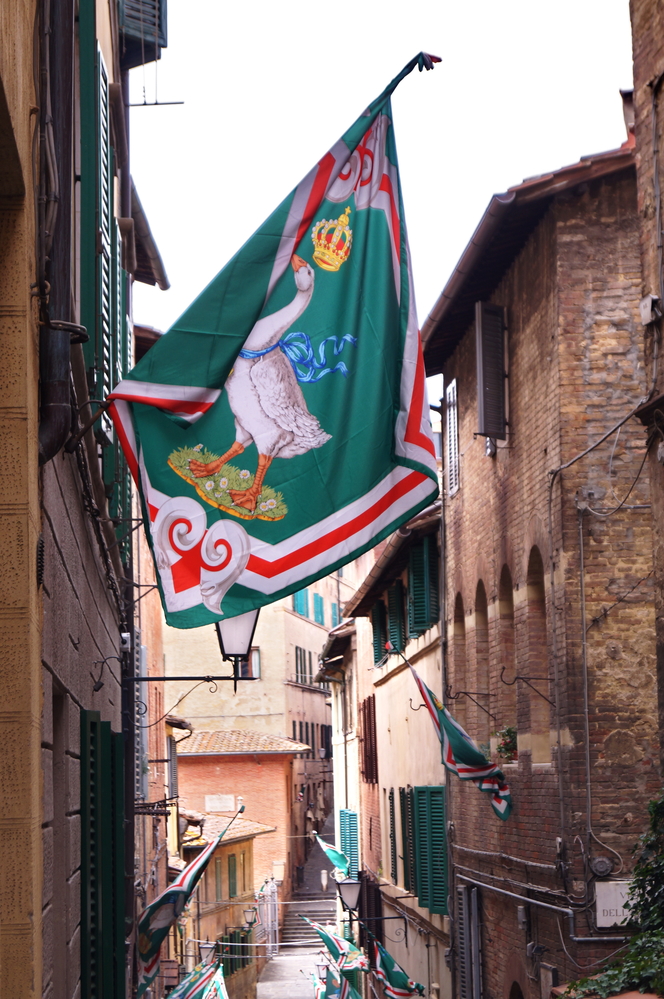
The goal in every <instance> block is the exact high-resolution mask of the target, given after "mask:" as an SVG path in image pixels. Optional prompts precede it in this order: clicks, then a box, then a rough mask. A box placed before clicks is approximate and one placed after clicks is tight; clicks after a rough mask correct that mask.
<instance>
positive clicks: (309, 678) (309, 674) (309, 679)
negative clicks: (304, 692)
mask: <svg viewBox="0 0 664 999" xmlns="http://www.w3.org/2000/svg"><path fill="white" fill-rule="evenodd" d="M311 659H312V656H311V652H310V653H309V671H308V673H307V679H306V681H305V682H306V683H312V682H313V678H314V675H313V670H312V668H311Z"/></svg>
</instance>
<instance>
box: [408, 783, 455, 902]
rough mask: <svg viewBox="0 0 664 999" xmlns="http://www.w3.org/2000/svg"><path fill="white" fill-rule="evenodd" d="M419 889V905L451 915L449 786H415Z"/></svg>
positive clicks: (416, 859)
mask: <svg viewBox="0 0 664 999" xmlns="http://www.w3.org/2000/svg"><path fill="white" fill-rule="evenodd" d="M413 805H414V807H413V827H414V833H415V837H414V838H415V868H416V870H415V875H416V878H415V890H416V891H417V901H418V904H419V905H421V906H423V908H425V909H428V910H429V912H438V913H441V914H442V915H446V914H447V838H446V834H445V788H444V787H441V786H438V785H436V786H434V787H415V788H413Z"/></svg>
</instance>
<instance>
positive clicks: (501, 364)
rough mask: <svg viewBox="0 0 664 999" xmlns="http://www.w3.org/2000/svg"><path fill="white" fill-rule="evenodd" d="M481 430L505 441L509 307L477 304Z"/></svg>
mask: <svg viewBox="0 0 664 999" xmlns="http://www.w3.org/2000/svg"><path fill="white" fill-rule="evenodd" d="M475 342H476V355H477V419H478V427H477V431H478V433H480V434H482V435H483V436H484V437H491V438H493V439H494V440H501V441H503V440H505V309H504V308H503V306H502V305H494V304H493V303H492V302H476V303H475Z"/></svg>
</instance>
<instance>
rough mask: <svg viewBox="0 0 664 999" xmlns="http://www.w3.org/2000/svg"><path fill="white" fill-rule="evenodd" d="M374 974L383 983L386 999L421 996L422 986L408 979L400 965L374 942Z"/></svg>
mask: <svg viewBox="0 0 664 999" xmlns="http://www.w3.org/2000/svg"><path fill="white" fill-rule="evenodd" d="M373 945H374V974H375V975H376V977H377V978H379V979H380V980H381V982H382V983H383V990H384V993H385V996H386V999H411V997H412V996H423V995H424V986H423V985H420V983H419V982H414V981H413V979H412V978H409V977H408V975H407V974H406V972H405V971H404V970H403V968H402V967H401V965H400V964H397V962H396V961H395V960H394V958H393V957H392V955H391V954H390V953H389V951H386V950H385V948H384V947H383V946H381V944H380V943H379V942H378V941H377V940H374V942H373Z"/></svg>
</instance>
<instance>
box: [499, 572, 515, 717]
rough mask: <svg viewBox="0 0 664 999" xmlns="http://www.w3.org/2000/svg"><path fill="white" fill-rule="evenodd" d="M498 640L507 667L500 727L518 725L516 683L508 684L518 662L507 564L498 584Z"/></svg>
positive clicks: (502, 686)
mask: <svg viewBox="0 0 664 999" xmlns="http://www.w3.org/2000/svg"><path fill="white" fill-rule="evenodd" d="M498 642H499V647H500V655H499V659H500V668H501V669H502V668H503V666H504V667H505V671H504V673H503V680H506V681H507V683H502V682H501V683H500V684H499V691H500V693H499V703H498V704H497V708H498V710H497V712H496V714H497V715H498V727H499V728H507V727H509V728H515V727H516V687H517V685H516V683H512V686H508V685H507V684H508V683H511V682H512V681H513V680H514V676H515V673H516V663H515V658H514V586H513V584H512V574H511V572H510V571H509V569H508V568H507V566H506V565H504V566H503V571H502V572H501V574H500V584H499V586H498Z"/></svg>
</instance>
